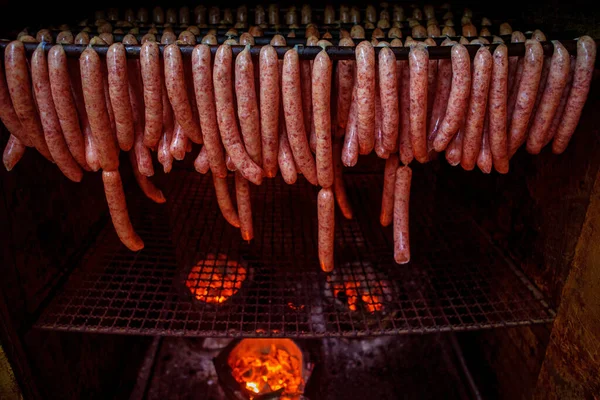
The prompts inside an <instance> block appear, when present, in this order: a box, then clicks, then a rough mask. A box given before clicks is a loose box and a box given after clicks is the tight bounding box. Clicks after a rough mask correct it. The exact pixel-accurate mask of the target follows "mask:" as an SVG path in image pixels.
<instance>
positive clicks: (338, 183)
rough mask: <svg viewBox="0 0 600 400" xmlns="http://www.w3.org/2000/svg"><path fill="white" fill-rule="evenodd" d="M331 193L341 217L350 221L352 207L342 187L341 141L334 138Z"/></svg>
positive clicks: (344, 188)
mask: <svg viewBox="0 0 600 400" xmlns="http://www.w3.org/2000/svg"><path fill="white" fill-rule="evenodd" d="M333 172H334V180H333V192H334V194H335V200H336V203H337V205H338V207H339V208H340V210H341V211H342V215H343V216H344V218H346V219H352V214H353V213H352V206H351V205H350V201H349V199H348V195H347V194H346V187H345V186H344V175H343V174H344V166H343V165H342V139H341V138H334V140H333Z"/></svg>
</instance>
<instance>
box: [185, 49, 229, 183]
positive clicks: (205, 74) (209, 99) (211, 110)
mask: <svg viewBox="0 0 600 400" xmlns="http://www.w3.org/2000/svg"><path fill="white" fill-rule="evenodd" d="M192 72H193V77H194V88H195V92H196V103H197V105H198V114H199V117H200V126H201V127H202V134H203V140H204V146H205V147H206V151H207V153H208V161H209V163H210V169H211V170H212V173H213V174H216V175H217V176H218V177H220V178H225V177H226V176H227V169H226V166H225V157H224V151H223V145H222V144H221V136H220V134H219V128H218V126H217V112H216V109H215V103H214V95H213V83H212V63H211V55H210V48H209V47H208V46H207V45H203V44H202V45H198V46H196V48H194V51H193V52H192Z"/></svg>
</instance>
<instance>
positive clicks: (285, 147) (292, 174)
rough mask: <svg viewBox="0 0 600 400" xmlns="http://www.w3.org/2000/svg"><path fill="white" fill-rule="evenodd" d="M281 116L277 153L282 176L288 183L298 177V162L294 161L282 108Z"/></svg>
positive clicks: (294, 181) (292, 182) (293, 181)
mask: <svg viewBox="0 0 600 400" xmlns="http://www.w3.org/2000/svg"><path fill="white" fill-rule="evenodd" d="M281 114H282V115H281V116H280V122H279V123H280V124H281V127H280V132H281V133H280V135H279V151H278V154H277V161H278V163H279V169H280V170H281V176H282V177H283V180H284V181H285V183H287V184H288V185H292V184H294V183H296V180H297V179H298V172H297V168H296V162H295V161H294V155H293V153H292V148H291V147H290V142H289V140H288V134H287V129H286V127H285V122H284V121H283V118H284V117H283V110H281Z"/></svg>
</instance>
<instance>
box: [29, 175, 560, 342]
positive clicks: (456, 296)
mask: <svg viewBox="0 0 600 400" xmlns="http://www.w3.org/2000/svg"><path fill="white" fill-rule="evenodd" d="M418 179H419V178H418V175H417V176H415V181H418ZM230 183H231V184H232V182H230ZM346 184H347V189H348V195H349V197H350V200H351V202H352V205H353V207H354V209H355V215H356V217H355V219H354V220H352V221H345V220H343V219H342V217H341V216H339V215H338V217H337V219H336V223H337V225H336V267H335V270H334V273H333V274H332V275H330V276H329V277H328V276H327V275H326V274H325V273H323V272H321V271H320V270H319V264H318V260H317V251H316V250H317V249H316V236H317V235H316V225H317V224H316V191H317V188H315V187H313V186H311V185H310V184H309V183H308V182H306V181H305V180H304V179H299V181H298V182H297V183H296V184H295V185H291V186H289V185H285V184H284V183H283V182H282V180H281V179H275V180H266V181H265V182H264V183H263V185H262V186H260V187H253V188H252V197H253V210H252V212H253V217H254V225H255V239H254V240H253V241H252V243H245V242H243V241H242V239H241V238H240V234H239V231H238V230H237V229H235V228H233V227H231V226H229V225H228V224H227V223H226V222H225V221H224V219H223V217H222V216H221V215H220V212H219V211H218V208H217V204H216V199H215V196H214V195H213V190H214V189H213V187H212V179H211V177H210V176H203V175H199V174H197V173H195V172H188V171H173V172H172V173H171V174H170V175H169V176H168V185H167V186H168V187H167V190H166V196H167V199H168V201H167V203H166V204H165V205H162V206H161V205H156V204H153V203H151V202H150V201H149V200H147V199H145V198H143V196H142V195H141V194H140V193H139V191H138V190H135V193H132V195H130V196H129V197H128V205H129V208H130V210H131V213H132V219H133V223H134V226H135V227H136V229H137V231H138V232H139V233H140V235H141V236H142V238H143V239H144V241H145V243H146V248H145V249H144V250H143V251H140V252H138V253H132V252H130V251H128V250H127V249H126V248H125V247H124V246H123V245H121V244H120V242H119V241H118V239H117V237H116V234H115V233H114V230H113V228H112V226H110V225H109V226H107V227H106V228H105V229H104V230H103V232H102V233H101V234H100V236H99V237H98V239H97V240H96V242H95V243H94V244H93V245H92V247H91V248H90V249H89V251H88V252H87V255H86V256H85V257H84V259H83V260H82V262H81V263H80V265H78V266H77V267H76V269H75V271H74V272H73V273H72V275H71V276H70V277H69V279H68V281H67V282H66V284H65V285H64V287H62V288H61V289H60V290H59V292H58V294H57V296H56V297H55V298H54V299H53V300H52V301H51V303H50V305H49V306H48V307H47V308H46V309H45V310H44V311H43V312H42V315H41V317H40V318H39V320H38V321H37V323H36V325H35V326H36V327H37V328H42V329H50V330H60V331H80V332H104V333H120V334H143V335H164V336H204V337H228V336H231V337H257V336H273V337H276V336H288V337H348V336H350V337H352V336H369V335H393V334H406V333H426V332H441V331H464V330H477V329H484V328H494V327H506V326H516V325H527V324H533V323H548V322H551V321H552V320H553V318H554V315H555V313H554V311H553V310H552V308H551V307H550V306H549V305H548V304H547V303H546V302H545V301H544V300H543V298H542V296H541V294H540V293H539V291H538V290H537V289H535V287H534V286H533V285H532V284H531V283H530V282H529V281H528V280H527V279H526V277H525V276H524V275H523V274H521V273H520V272H519V271H518V270H517V268H516V267H515V266H513V265H512V264H511V263H510V262H509V261H507V260H506V259H505V258H504V257H502V255H501V254H500V253H499V252H498V251H497V250H496V248H495V247H493V245H492V244H491V243H490V241H489V240H488V239H487V238H486V237H485V235H483V234H482V233H481V232H480V231H479V229H478V228H477V226H476V225H475V224H474V223H473V221H472V220H471V219H470V218H469V217H468V215H467V214H466V213H465V212H464V210H461V209H460V208H459V207H455V206H452V205H451V204H452V203H451V202H446V201H445V202H444V204H443V206H439V207H438V206H433V205H431V204H430V202H428V201H423V200H424V199H426V198H427V193H424V191H420V190H418V189H416V190H415V189H414V188H413V200H412V203H411V205H412V207H413V208H412V209H411V234H412V237H411V242H412V244H413V246H412V262H411V263H409V264H407V265H397V264H395V263H394V261H393V255H392V239H391V236H392V235H391V233H392V232H391V228H382V227H381V226H380V225H379V223H378V214H379V207H380V201H381V197H380V195H379V193H381V185H382V177H381V176H380V175H372V174H351V175H346ZM207 254H221V255H225V256H226V257H227V258H228V259H231V260H244V262H245V263H247V266H248V267H247V268H248V274H247V277H246V280H245V281H244V282H243V284H242V289H240V290H239V291H238V292H237V293H236V294H235V295H233V296H232V297H231V298H229V299H228V300H227V301H226V302H224V303H223V304H220V305H218V306H215V305H213V304H208V303H204V302H201V301H198V300H195V299H194V298H193V297H192V296H191V295H190V293H189V289H187V287H186V286H185V280H186V277H187V273H188V272H189V270H190V268H191V266H193V265H195V264H196V263H197V262H198V261H199V260H203V259H205V258H207ZM236 279H238V278H237V277H236ZM209 280H210V279H209ZM328 281H329V282H328ZM209 283H210V282H209ZM213 283H214V282H213ZM344 283H349V285H350V286H354V287H360V288H361V290H362V296H364V297H362V296H361V298H360V299H359V302H358V303H359V304H358V307H357V309H356V310H355V311H352V310H350V308H349V307H348V298H349V297H353V295H352V292H351V291H346V293H345V296H344V292H343V291H342V292H341V293H338V295H337V296H334V291H333V290H332V288H334V287H336V286H335V285H344ZM382 291H383V292H385V295H383V296H382V295H380V294H381V293H382ZM373 307H375V308H373ZM374 309H378V310H379V311H374V312H372V311H373V310H374Z"/></svg>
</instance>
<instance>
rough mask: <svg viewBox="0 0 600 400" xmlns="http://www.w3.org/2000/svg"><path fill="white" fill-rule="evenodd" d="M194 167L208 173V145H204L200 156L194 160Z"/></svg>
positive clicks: (202, 172)
mask: <svg viewBox="0 0 600 400" xmlns="http://www.w3.org/2000/svg"><path fill="white" fill-rule="evenodd" d="M194 169H195V170H196V171H197V172H199V173H201V174H206V173H207V172H208V170H209V169H210V163H209V162H208V152H207V151H206V146H202V148H201V149H200V153H198V157H196V159H195V160H194Z"/></svg>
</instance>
